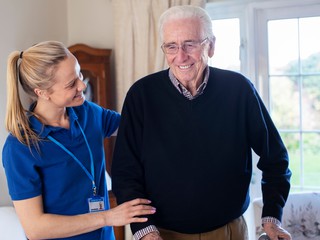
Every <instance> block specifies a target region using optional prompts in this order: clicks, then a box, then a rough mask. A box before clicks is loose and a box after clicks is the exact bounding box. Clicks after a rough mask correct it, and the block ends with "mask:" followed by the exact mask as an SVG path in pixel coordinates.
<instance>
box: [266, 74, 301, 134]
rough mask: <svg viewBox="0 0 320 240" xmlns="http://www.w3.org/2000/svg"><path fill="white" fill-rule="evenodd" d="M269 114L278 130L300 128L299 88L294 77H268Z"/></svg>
mask: <svg viewBox="0 0 320 240" xmlns="http://www.w3.org/2000/svg"><path fill="white" fill-rule="evenodd" d="M269 81H270V113H271V116H272V119H273V121H274V123H275V125H276V126H277V127H278V128H280V129H299V128H300V108H299V91H298V90H299V88H298V81H297V78H296V77H287V76H283V77H270V79H269Z"/></svg>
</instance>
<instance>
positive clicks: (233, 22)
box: [207, 0, 320, 195]
mask: <svg viewBox="0 0 320 240" xmlns="http://www.w3.org/2000/svg"><path fill="white" fill-rule="evenodd" d="M239 2H240V1H225V3H222V2H221V3H209V4H207V10H208V12H209V14H210V15H211V16H212V20H213V21H212V22H213V29H214V34H215V35H216V37H217V41H216V51H215V55H214V57H213V60H212V61H211V62H210V63H209V64H210V65H212V66H215V67H221V68H225V69H230V70H236V71H238V70H239V71H240V72H241V73H243V74H244V75H246V76H248V78H249V79H251V80H252V81H253V83H254V84H255V85H256V88H257V90H258V91H259V93H260V95H261V97H262V99H263V100H264V103H265V105H266V106H267V108H268V110H269V112H270V114H271V117H272V119H273V120H274V122H275V124H276V126H277V128H278V130H279V132H280V134H281V136H282V139H283V141H284V143H285V145H286V147H287V149H288V151H289V155H290V169H291V170H292V172H293V175H292V181H291V183H292V190H294V191H305V190H319V189H320V164H319V161H320V64H319V63H320V31H319V30H318V29H320V3H319V1H316V0H305V1H303V3H301V1H298V0H290V1H288V0H278V1H263V0H256V1H254V0H246V1H241V2H242V3H239ZM230 39H232V41H231V42H230ZM222 43H226V44H225V45H224V44H222ZM219 44H220V45H219ZM236 49H237V50H238V51H237V50H236ZM219 51H221V53H220V52H219ZM236 59H237V60H236ZM258 185H260V184H258ZM257 188H259V186H258V187H257ZM253 195H254V194H253Z"/></svg>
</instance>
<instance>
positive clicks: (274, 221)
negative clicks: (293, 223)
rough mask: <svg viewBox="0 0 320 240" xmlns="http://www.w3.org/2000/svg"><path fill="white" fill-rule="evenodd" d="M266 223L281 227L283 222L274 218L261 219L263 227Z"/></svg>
mask: <svg viewBox="0 0 320 240" xmlns="http://www.w3.org/2000/svg"><path fill="white" fill-rule="evenodd" d="M265 223H273V224H275V225H277V226H279V227H281V222H280V221H279V220H278V219H276V218H274V217H263V218H262V219H261V225H262V226H263V225H264V224H265Z"/></svg>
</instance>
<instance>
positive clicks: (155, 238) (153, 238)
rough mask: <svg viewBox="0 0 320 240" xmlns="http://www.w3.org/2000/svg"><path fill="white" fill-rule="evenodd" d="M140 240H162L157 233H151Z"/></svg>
mask: <svg viewBox="0 0 320 240" xmlns="http://www.w3.org/2000/svg"><path fill="white" fill-rule="evenodd" d="M141 240H163V239H162V237H161V236H160V234H159V233H158V232H151V233H149V234H147V235H145V236H144V237H143V238H141Z"/></svg>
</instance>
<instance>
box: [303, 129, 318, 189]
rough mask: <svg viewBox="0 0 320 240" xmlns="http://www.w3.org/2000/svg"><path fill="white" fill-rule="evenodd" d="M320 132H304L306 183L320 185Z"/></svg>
mask: <svg viewBox="0 0 320 240" xmlns="http://www.w3.org/2000/svg"><path fill="white" fill-rule="evenodd" d="M319 143H320V133H305V134H303V158H304V168H305V169H304V170H305V171H304V184H305V185H309V186H320V164H319V156H320V148H319Z"/></svg>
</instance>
